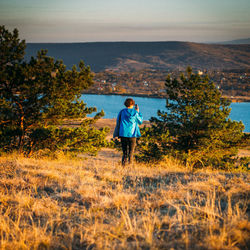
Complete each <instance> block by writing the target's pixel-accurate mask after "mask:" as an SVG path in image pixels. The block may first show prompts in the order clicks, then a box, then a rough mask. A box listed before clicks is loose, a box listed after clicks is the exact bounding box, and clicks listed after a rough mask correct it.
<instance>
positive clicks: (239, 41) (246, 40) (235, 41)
mask: <svg viewBox="0 0 250 250" xmlns="http://www.w3.org/2000/svg"><path fill="white" fill-rule="evenodd" d="M217 44H250V38H245V39H237V40H232V41H224V42H218V43H217Z"/></svg>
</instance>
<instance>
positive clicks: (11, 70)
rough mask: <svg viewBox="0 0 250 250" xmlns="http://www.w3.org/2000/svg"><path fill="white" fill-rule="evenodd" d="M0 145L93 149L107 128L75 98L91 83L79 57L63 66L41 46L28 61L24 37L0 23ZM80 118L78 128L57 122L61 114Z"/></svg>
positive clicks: (5, 147) (21, 149)
mask: <svg viewBox="0 0 250 250" xmlns="http://www.w3.org/2000/svg"><path fill="white" fill-rule="evenodd" d="M0 49H1V50H0V51H1V59H0V79H1V82H0V147H1V149H3V150H4V151H11V150H18V151H19V152H20V153H23V152H24V153H25V154H31V153H32V152H33V151H34V150H39V149H43V148H49V149H50V150H57V149H65V150H79V151H81V152H95V151H96V150H97V149H98V148H99V147H100V146H101V145H104V144H105V143H106V140H105V136H106V133H107V129H101V130H96V129H94V128H93V127H91V126H90V125H92V124H93V123H94V122H95V121H96V120H97V119H99V118H100V117H102V116H103V115H104V113H103V111H102V112H100V113H98V114H97V115H96V116H95V118H94V119H88V118H86V115H87V114H91V113H92V112H94V111H96V108H88V107H86V104H85V103H84V102H83V101H81V100H80V99H79V98H80V96H81V93H82V91H83V90H84V89H87V88H88V87H90V86H91V85H92V84H93V81H92V73H91V71H90V68H89V67H86V66H85V65H84V63H83V62H82V61H81V62H80V63H79V65H78V68H77V67H76V66H73V67H72V69H71V70H66V67H65V65H64V64H63V62H62V61H55V60H54V59H53V58H51V57H49V56H47V55H46V53H47V52H46V51H45V50H42V51H39V52H38V53H37V57H36V58H34V57H32V58H31V59H30V61H29V62H25V61H24V60H23V57H24V50H25V42H24V41H20V40H19V39H18V31H17V30H16V29H15V30H14V31H13V34H12V33H10V32H8V31H7V30H6V29H5V27H4V26H0ZM79 118H81V119H83V118H84V119H83V122H82V124H81V126H80V127H79V128H65V127H63V128H62V127H61V126H60V124H62V122H63V120H65V119H79Z"/></svg>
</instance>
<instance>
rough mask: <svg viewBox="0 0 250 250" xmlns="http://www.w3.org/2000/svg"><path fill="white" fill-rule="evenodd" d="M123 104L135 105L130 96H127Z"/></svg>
mask: <svg viewBox="0 0 250 250" xmlns="http://www.w3.org/2000/svg"><path fill="white" fill-rule="evenodd" d="M124 105H125V106H126V107H130V106H131V105H135V101H134V100H133V99H132V98H127V99H126V101H125V102H124Z"/></svg>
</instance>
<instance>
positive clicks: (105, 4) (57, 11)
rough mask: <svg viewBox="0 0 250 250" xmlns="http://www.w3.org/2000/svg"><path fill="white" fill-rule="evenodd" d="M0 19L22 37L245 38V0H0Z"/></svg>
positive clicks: (248, 13) (248, 19)
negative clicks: (16, 30)
mask: <svg viewBox="0 0 250 250" xmlns="http://www.w3.org/2000/svg"><path fill="white" fill-rule="evenodd" d="M0 25H5V27H6V28H7V29H9V30H11V31H12V30H13V29H14V28H17V29H18V30H19V36H20V38H22V39H25V40H26V42H95V41H191V42H219V41H230V40H235V39H242V38H250V0H0Z"/></svg>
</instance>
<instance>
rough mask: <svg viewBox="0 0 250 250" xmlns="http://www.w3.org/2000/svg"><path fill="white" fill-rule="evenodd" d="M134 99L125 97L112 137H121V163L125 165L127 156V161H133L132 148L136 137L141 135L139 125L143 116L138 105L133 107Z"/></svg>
mask: <svg viewBox="0 0 250 250" xmlns="http://www.w3.org/2000/svg"><path fill="white" fill-rule="evenodd" d="M134 104H135V102H134V100H133V99H131V98H128V99H126V101H125V103H124V105H125V106H126V107H127V108H125V109H122V110H121V111H120V112H119V114H118V117H117V122H116V128H115V131H114V135H113V137H114V138H115V137H119V138H121V143H122V151H123V157H122V164H123V165H125V163H126V162H127V158H128V161H129V163H132V161H133V154H134V149H135V146H136V138H138V137H140V136H141V133H140V129H139V126H138V125H140V124H142V121H143V118H142V115H141V113H140V112H139V107H138V106H137V107H136V109H134V108H133V107H134Z"/></svg>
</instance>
